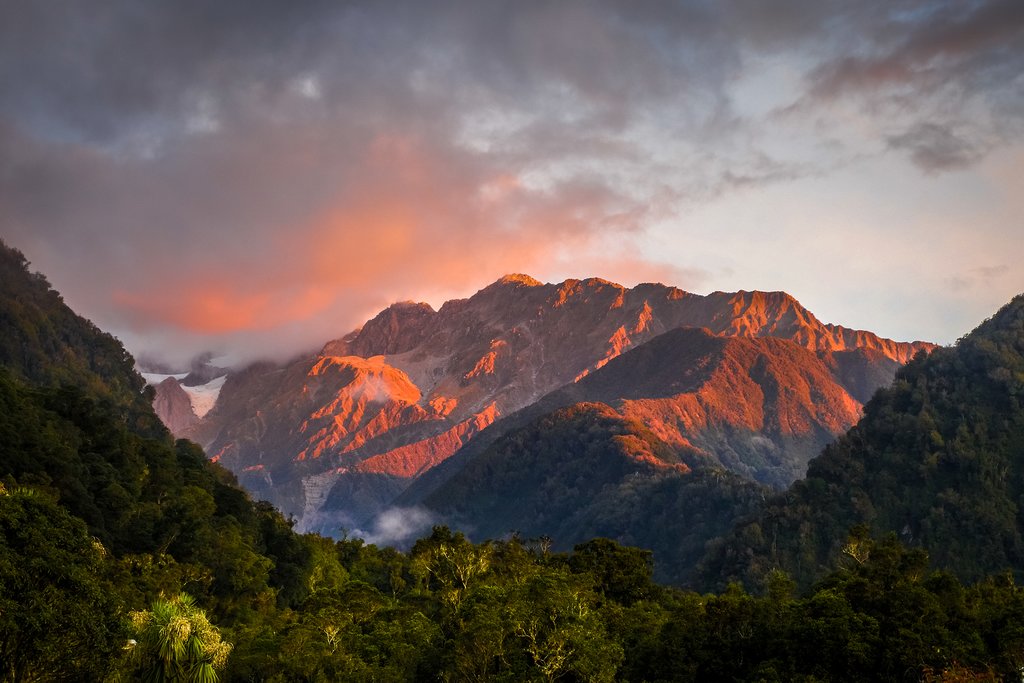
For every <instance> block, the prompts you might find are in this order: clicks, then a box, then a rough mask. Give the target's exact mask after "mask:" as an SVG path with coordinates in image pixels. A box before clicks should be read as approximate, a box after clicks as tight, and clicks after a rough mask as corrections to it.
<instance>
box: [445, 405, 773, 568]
mask: <svg viewBox="0 0 1024 683" xmlns="http://www.w3.org/2000/svg"><path fill="white" fill-rule="evenodd" d="M679 459H680V457H679V453H677V452H676V451H675V450H674V449H673V448H671V447H669V446H668V445H667V444H665V443H664V442H663V441H661V440H660V439H659V438H658V437H657V436H655V435H654V434H653V433H652V432H650V430H648V429H646V428H645V427H643V426H642V425H640V424H639V423H637V422H635V421H632V420H627V419H625V418H623V417H622V416H621V415H619V414H618V413H616V412H615V411H614V410H612V409H611V408H609V407H608V406H606V405H603V404H588V403H580V404H576V405H573V406H571V407H568V408H564V409H560V410H556V411H554V412H552V413H548V414H546V415H543V416H541V417H538V418H536V419H534V420H533V421H532V422H530V423H528V424H526V425H525V426H523V427H521V428H519V429H515V430H512V431H510V432H509V433H507V434H505V435H503V436H502V437H501V438H499V439H498V440H497V441H496V442H495V443H494V444H492V445H491V446H490V447H489V448H487V449H486V450H485V451H483V452H482V453H480V454H479V455H477V456H476V457H475V458H474V459H473V460H472V461H471V462H469V463H467V464H466V466H465V467H464V468H463V469H462V471H460V472H459V473H458V474H457V475H455V476H454V477H453V478H452V479H451V480H450V481H449V482H448V483H447V484H445V485H444V486H442V487H441V488H440V489H439V490H438V491H436V492H435V493H434V494H432V495H431V496H430V497H429V498H427V500H426V501H425V502H426V504H427V505H428V506H430V507H431V508H432V509H434V510H437V511H438V512H439V513H440V514H442V515H444V516H445V518H447V519H452V520H455V521H456V523H457V522H459V521H461V520H468V521H467V525H468V526H469V527H470V528H471V529H472V534H473V535H474V537H476V538H494V537H500V536H503V535H506V534H508V533H509V532H515V533H518V534H520V535H522V536H534V537H539V536H541V535H549V536H550V537H551V538H552V539H553V547H554V548H555V549H558V550H565V549H568V548H570V547H572V545H573V544H575V543H580V542H583V541H586V540H588V539H592V538H594V537H607V538H611V539H614V540H616V541H618V542H620V543H625V544H629V545H639V546H642V547H645V548H649V549H651V550H652V551H653V558H654V572H655V576H657V578H658V579H659V580H661V581H664V582H669V583H673V584H676V585H686V584H687V583H688V582H689V580H690V576H689V574H690V570H691V569H692V568H693V567H694V566H695V565H696V564H697V561H698V560H699V559H700V557H701V556H702V555H703V554H704V549H705V545H706V544H707V543H708V541H710V540H712V539H714V538H716V537H718V536H720V535H722V534H724V533H726V532H728V531H729V529H730V528H731V527H732V525H733V524H734V523H735V521H736V520H737V519H739V518H741V517H743V516H745V515H748V514H751V513H752V512H753V511H754V510H755V509H756V508H757V506H758V505H759V504H760V503H761V501H762V500H763V497H764V495H765V493H766V491H767V489H765V488H764V487H762V486H760V485H758V484H755V483H753V482H750V481H747V480H745V479H743V478H741V477H740V476H738V475H735V474H732V473H729V472H726V471H724V470H721V469H715V468H710V467H700V468H698V469H694V470H693V471H689V470H688V469H687V468H686V467H684V466H682V465H680V464H679Z"/></svg>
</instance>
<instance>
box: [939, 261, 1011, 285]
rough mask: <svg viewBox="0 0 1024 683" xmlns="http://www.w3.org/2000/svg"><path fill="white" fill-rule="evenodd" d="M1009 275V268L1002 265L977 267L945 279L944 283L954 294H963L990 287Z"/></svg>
mask: <svg viewBox="0 0 1024 683" xmlns="http://www.w3.org/2000/svg"><path fill="white" fill-rule="evenodd" d="M1010 274H1011V270H1010V267H1009V266H1007V265H1006V264H1002V263H1000V264H998V265H993V266H977V267H975V268H969V269H967V270H966V271H963V272H961V273H958V274H956V275H951V276H949V277H947V278H946V280H945V283H946V286H948V287H949V288H950V289H951V290H953V291H954V292H963V291H966V290H970V289H974V288H976V287H991V286H992V285H993V284H995V283H996V282H998V281H999V280H1001V279H1003V278H1005V277H1006V276H1007V275H1010Z"/></svg>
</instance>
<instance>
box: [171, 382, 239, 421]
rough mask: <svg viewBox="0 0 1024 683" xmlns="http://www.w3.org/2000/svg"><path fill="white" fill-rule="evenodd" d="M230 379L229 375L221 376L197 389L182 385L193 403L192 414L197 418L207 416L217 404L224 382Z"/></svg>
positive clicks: (196, 387)
mask: <svg viewBox="0 0 1024 683" xmlns="http://www.w3.org/2000/svg"><path fill="white" fill-rule="evenodd" d="M227 379H228V376H227V375H221V376H220V377H218V378H217V379H214V380H210V381H209V382H207V383H206V384H200V385H199V386H195V387H186V386H184V385H182V387H181V388H182V389H184V390H185V393H186V394H188V397H189V399H190V400H191V401H192V412H194V413H195V414H196V417H200V418H201V417H203V416H205V415H206V414H207V413H208V412H210V410H211V409H212V408H213V406H214V405H215V404H216V403H217V397H218V396H220V390H221V388H222V387H223V386H224V382H226V381H227Z"/></svg>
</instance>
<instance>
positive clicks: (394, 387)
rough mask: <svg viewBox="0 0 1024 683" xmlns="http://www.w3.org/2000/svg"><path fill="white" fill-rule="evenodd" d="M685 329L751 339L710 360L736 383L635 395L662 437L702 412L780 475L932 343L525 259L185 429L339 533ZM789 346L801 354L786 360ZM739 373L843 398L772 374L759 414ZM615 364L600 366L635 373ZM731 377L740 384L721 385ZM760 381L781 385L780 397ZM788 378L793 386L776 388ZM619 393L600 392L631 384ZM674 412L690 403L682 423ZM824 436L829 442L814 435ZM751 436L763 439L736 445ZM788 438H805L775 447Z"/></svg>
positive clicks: (791, 472)
mask: <svg viewBox="0 0 1024 683" xmlns="http://www.w3.org/2000/svg"><path fill="white" fill-rule="evenodd" d="M679 327H689V328H698V329H699V328H705V329H706V330H707V332H706V333H704V336H705V337H707V338H709V339H711V338H730V339H742V340H746V341H749V342H750V343H751V345H748V346H743V345H739V346H735V348H732V347H730V349H729V350H725V351H722V352H721V353H720V355H719V356H716V357H715V358H714V359H712V360H709V361H708V362H719V361H721V362H722V363H725V365H723V369H721V370H720V371H719V372H718V373H714V372H712V373H711V374H713V375H714V377H715V380H716V381H718V384H717V385H716V384H715V383H714V382H709V383H708V385H707V386H708V388H707V390H706V392H705V393H704V394H700V393H699V392H698V393H697V394H687V396H689V398H687V399H686V401H689V403H687V405H686V406H685V409H684V407H683V406H681V405H674V406H673V405H670V404H671V403H672V399H671V396H675V395H677V394H679V393H680V392H676V394H671V395H670V396H660V397H654V398H657V399H658V400H656V401H654V402H651V401H647V400H645V399H648V398H652V397H649V396H643V395H642V394H643V388H642V387H637V388H636V392H634V394H633V395H632V398H630V399H629V402H628V406H626V405H625V404H623V405H619V404H616V406H617V409H622V410H624V411H625V412H626V413H629V414H631V415H635V416H638V417H640V418H642V419H647V418H649V417H650V418H653V417H655V416H657V417H658V420H659V422H658V424H659V425H661V426H660V427H659V428H661V429H662V430H663V431H662V433H661V434H660V435H659V438H664V439H666V441H667V442H671V443H675V444H676V445H677V446H683V445H685V443H686V442H688V441H691V440H692V439H697V437H696V436H693V435H692V434H691V431H692V430H691V429H690V427H692V426H693V425H699V426H702V428H703V431H702V434H703V436H702V437H701V438H703V441H700V442H699V443H698V442H697V441H694V442H693V443H694V444H696V448H698V449H701V448H703V450H704V452H705V453H713V456H711V457H713V458H714V459H717V460H718V461H721V462H724V463H726V464H727V466H730V467H736V468H737V469H738V470H741V471H744V473H745V474H747V475H748V476H755V477H758V476H759V477H760V479H761V480H762V481H768V482H771V483H773V484H775V485H781V484H785V483H788V482H789V481H791V480H792V478H793V477H795V476H798V475H799V474H801V473H802V471H803V466H804V464H805V463H806V460H807V458H808V457H810V454H811V453H812V452H815V450H816V449H817V448H819V447H820V445H821V443H822V440H823V439H825V440H827V439H829V438H832V437H833V436H835V435H836V434H838V433H839V432H841V431H842V430H843V429H845V428H846V427H848V426H849V425H850V424H852V422H853V420H854V419H855V418H856V412H857V410H858V409H859V402H858V401H857V400H856V399H854V398H852V396H851V395H850V392H855V393H856V395H857V396H861V397H864V396H866V395H868V394H869V393H870V392H871V391H873V389H874V387H875V386H877V384H876V383H877V382H878V380H879V378H884V376H885V375H886V373H887V372H888V371H891V370H892V369H893V368H894V367H895V366H896V365H897V364H899V363H902V362H904V361H906V360H908V359H909V358H910V357H912V356H913V355H914V354H915V353H916V352H918V351H921V350H927V349H930V348H931V345H929V344H925V343H922V342H915V343H898V342H893V341H890V340H886V339H881V338H879V337H877V336H876V335H874V334H871V333H869V332H863V331H856V330H849V329H846V328H843V327H839V326H834V325H825V324H822V323H821V322H820V321H818V320H817V319H816V318H815V317H814V316H813V315H812V314H811V313H810V312H809V311H807V310H806V309H804V308H803V307H802V306H800V304H799V303H798V302H796V300H794V299H793V298H792V297H790V296H789V295H787V294H785V293H781V292H772V293H763V292H738V293H734V294H727V293H722V292H715V293H713V294H709V295H707V296H700V295H695V294H689V293H686V292H683V291H681V290H679V289H676V288H673V287H667V286H664V285H659V284H643V285H638V286H637V287H634V288H632V289H627V288H625V287H622V286H620V285H617V284H614V283H611V282H607V281H605V280H600V279H596V278H592V279H588V280H567V281H565V282H563V283H560V284H541V283H540V282H538V281H536V280H533V279H532V278H529V277H528V276H524V275H510V276H506V277H504V278H502V279H500V280H498V281H497V282H495V283H493V284H491V285H490V286H488V287H486V288H484V289H483V290H481V291H479V292H477V293H476V294H475V295H473V296H472V297H470V298H468V299H461V300H455V301H449V302H447V303H445V304H444V305H443V306H441V308H440V309H439V310H437V311H435V310H433V309H432V308H431V307H430V306H428V305H426V304H416V303H411V302H406V303H400V304H395V305H393V306H390V307H389V308H387V309H385V310H384V311H382V312H381V313H380V314H378V315H377V316H376V317H375V318H373V319H372V320H370V321H368V322H367V323H366V324H365V325H364V326H363V327H362V328H360V329H358V330H356V331H354V332H352V333H350V334H348V335H346V336H345V337H342V338H340V339H337V340H334V341H331V342H328V343H327V344H325V346H324V347H323V349H322V351H321V352H320V353H318V354H313V355H309V356H306V357H302V358H299V359H297V360H295V361H294V362H291V363H288V364H286V365H284V366H279V365H271V364H257V365H254V366H252V367H249V368H246V369H244V370H242V371H239V372H234V373H231V374H230V375H229V376H228V377H227V379H226V381H225V383H224V385H223V388H222V389H221V393H220V396H219V398H218V400H217V404H216V405H215V406H214V408H213V409H212V410H211V411H210V412H209V413H208V414H207V415H206V416H205V417H204V418H203V419H201V420H200V421H199V422H198V423H197V424H196V425H194V426H192V427H189V428H187V429H186V430H185V431H184V432H182V435H185V436H188V437H190V438H193V439H195V440H196V441H198V442H199V443H201V444H202V445H203V446H204V448H205V449H206V451H207V453H208V454H209V455H210V456H211V457H213V458H215V459H216V460H217V461H218V462H220V463H221V464H223V465H225V466H227V467H228V468H229V469H231V470H232V471H233V472H235V473H236V474H237V476H238V477H239V479H240V481H241V482H242V483H243V484H244V485H245V486H246V487H247V488H249V489H250V490H252V491H254V492H255V494H256V495H258V496H260V497H263V498H266V499H267V500H270V501H271V502H273V503H274V504H275V505H278V506H279V507H280V508H281V509H282V510H284V511H286V513H287V514H290V515H293V516H295V518H296V520H297V522H298V525H299V528H302V529H316V530H320V531H325V532H327V533H337V531H338V528H339V527H340V526H351V525H354V524H359V523H361V521H362V520H364V519H366V518H367V517H369V516H372V515H373V514H375V513H376V512H378V511H380V510H382V509H383V508H384V507H386V506H387V505H389V504H390V503H391V502H392V501H393V500H395V499H396V497H397V496H399V495H400V494H402V492H403V491H404V490H405V489H406V488H408V487H409V485H410V483H411V482H414V481H416V480H417V479H418V478H419V477H421V476H423V475H424V474H425V473H427V472H429V471H430V470H431V469H433V468H435V467H437V466H438V465H439V464H441V463H443V462H445V461H446V460H448V459H449V458H450V457H451V456H453V455H454V454H455V453H457V452H459V451H460V449H462V448H464V447H466V445H467V444H471V443H473V440H474V439H475V438H476V435H477V434H479V433H481V432H483V433H487V431H489V430H487V429H486V428H487V427H488V426H489V425H491V424H492V423H494V422H495V421H496V420H498V419H500V418H502V417H505V416H508V415H510V414H512V413H514V412H515V411H517V410H520V409H522V408H524V407H527V406H529V405H531V404H532V403H534V402H536V401H538V400H539V399H541V398H543V397H544V396H546V395H548V394H550V393H551V392H553V391H555V390H557V389H560V388H562V387H565V386H568V385H573V384H574V383H579V384H581V385H583V381H584V380H586V379H587V378H588V377H589V376H591V375H596V374H597V373H598V372H600V371H601V370H602V369H603V368H604V367H605V366H607V365H609V364H610V363H611V362H612V361H613V360H615V359H617V358H618V357H619V356H623V354H624V352H625V351H628V350H631V349H638V348H642V347H643V345H644V344H645V343H646V342H649V341H651V340H653V339H655V338H656V337H658V336H659V335H662V334H663V333H665V332H666V331H669V330H673V329H676V328H679ZM771 339H783V340H788V341H789V342H790V344H789V345H788V346H786V347H785V350H783V349H782V348H781V347H780V348H778V349H775V348H773V349H772V350H771V351H770V352H767V356H765V358H767V357H768V356H771V357H772V358H775V357H778V358H779V359H780V360H779V361H778V363H775V362H774V361H773V362H772V363H767V361H762V362H764V363H767V365H765V366H764V367H763V368H761V369H758V368H755V367H754V366H750V367H749V368H747V367H745V366H744V363H747V361H750V362H754V363H756V362H757V360H756V359H757V358H758V357H759V356H758V354H759V353H760V352H759V351H757V350H755V349H756V348H761V347H764V348H767V347H766V346H765V343H768V344H770V343H771V342H770V341H766V340H771ZM689 341H692V340H689ZM689 341H688V340H682V339H677V340H676V342H677V343H683V344H685V343H689ZM701 343H704V342H701ZM670 345H671V344H669V343H668V342H666V346H670ZM681 353H685V350H683V351H681ZM787 354H788V356H789V360H785V361H783V360H781V359H782V358H783V357H785V356H787ZM627 355H628V354H627ZM693 356H694V358H696V357H697V356H699V354H697V353H694V354H693ZM623 357H624V356H623ZM741 357H742V358H741ZM638 358H639V357H638ZM644 358H645V361H644V362H645V363H647V364H649V365H650V366H651V367H650V370H649V372H648V373H647V374H648V375H651V374H652V373H656V371H657V367H659V364H660V363H661V362H662V359H661V358H660V356H659V353H651V354H650V355H649V356H644ZM726 358H728V359H731V360H729V361H728V362H726ZM730 363H732V365H730ZM801 363H803V364H809V365H808V368H807V369H806V371H804V370H799V369H797V368H795V367H791V366H793V365H794V364H796V365H799V364H801ZM737 364H738V365H737ZM726 366H728V367H730V368H733V370H731V371H730V370H727V369H724V368H725V367H726ZM734 366H735V367H734ZM811 366H813V368H811ZM736 368H740V369H736ZM695 371H696V370H695ZM730 372H732V374H733V375H734V377H733V380H735V381H740V380H739V378H740V376H745V377H748V378H749V377H750V372H754V373H755V374H757V373H758V372H762V374H764V376H765V378H766V379H765V381H766V382H768V381H769V380H768V379H767V378H770V377H776V378H778V379H779V380H780V381H788V379H790V378H797V379H798V381H799V382H802V383H803V384H802V385H801V387H802V388H801V389H800V391H802V392H803V393H804V394H805V395H804V396H803V397H802V398H801V399H800V400H801V401H803V402H804V403H805V404H807V403H814V401H816V400H817V398H819V397H827V400H825V402H824V403H823V405H822V406H820V407H818V406H815V405H805V406H804V407H802V408H799V409H798V408H796V401H790V400H788V398H787V395H785V390H782V391H781V393H779V392H780V389H779V388H772V387H769V386H768V384H767V383H765V384H763V385H762V384H758V380H757V379H756V378H755V379H751V380H749V381H746V380H744V381H743V382H742V387H741V388H742V390H743V391H748V394H747V395H745V398H747V399H749V401H748V403H749V405H748V407H750V408H751V410H754V408H753V406H754V405H755V404H758V405H762V404H763V405H767V404H771V405H769V408H768V409H769V412H770V411H772V410H777V411H779V412H777V414H775V413H772V414H767V415H758V414H755V413H756V410H754V412H752V413H750V414H741V412H738V411H736V410H732V405H731V400H730V399H728V398H725V396H726V395H727V392H730V391H733V389H734V387H731V386H730V384H729V382H730V381H732V380H730V379H729V373H730ZM780 373H781V374H780ZM783 376H786V378H785V379H783ZM603 377H604V378H605V379H604V380H599V382H600V381H607V382H609V383H610V384H612V385H614V384H616V383H617V382H618V380H613V379H612V376H611V375H610V374H605V375H604V376H603ZM755 385H756V386H755ZM585 386H591V385H590V384H586V385H585ZM593 386H594V387H597V384H594V385H593ZM713 387H715V389H714V390H715V391H720V392H726V393H722V394H721V395H720V396H719V397H718V398H716V399H713V400H712V397H711V393H712V388H713ZM846 387H848V390H847V389H846ZM595 391H596V389H595ZM609 392H610V393H609ZM758 392H760V394H761V395H762V397H763V396H765V395H768V396H769V400H768V401H767V403H765V402H764V401H763V400H762V399H761V398H758V397H756V396H755V394H756V393H758ZM773 392H774V393H779V395H780V396H781V397H782V399H781V400H776V399H771V398H770V397H771V395H773ZM611 393H614V391H613V390H612V389H609V390H608V391H605V392H604V393H601V392H597V393H596V394H595V396H594V397H593V398H592V399H589V398H588V399H586V400H597V401H603V402H606V403H607V402H612V403H615V401H617V400H618V399H619V398H621V397H619V396H614V397H613V396H611ZM819 394H820V396H819ZM572 402H576V401H575V400H573V401H572ZM713 404H714V405H713ZM659 411H660V412H659ZM673 411H683V414H684V416H683V417H680V419H678V420H675V422H674V423H673V421H672V420H671V419H670V417H671V415H670V413H672V414H674V413H673ZM790 411H793V412H792V413H791V412H790ZM830 411H831V413H830V414H827V415H826V413H829V412H830ZM687 420H689V421H690V422H691V423H692V424H689V423H687ZM773 425H774V426H773ZM766 429H767V430H771V429H774V430H775V431H774V432H772V433H771V434H770V435H768V436H765V437H764V438H767V439H768V441H769V442H770V443H768V442H760V443H761V445H762V446H763V448H762V449H761V450H762V451H765V452H763V453H760V454H757V450H758V445H757V444H758V443H759V442H758V441H757V439H756V438H754V437H761V436H763V435H762V434H761V433H760V431H761V430H766ZM684 432H685V434H684ZM798 432H799V433H800V435H799V436H798V437H797V438H796V439H795V440H794V439H791V438H790V437H791V436H792V435H793V434H797V433H798ZM809 434H810V435H813V437H812V439H811V441H813V446H811V445H808V444H809V443H810V442H806V443H805V441H806V439H805V437H806V436H807V435H809ZM741 438H746V440H747V444H746V445H745V446H737V445H736V444H739V442H740V440H741ZM751 439H753V440H751ZM698 441H699V439H698ZM701 444H703V446H702V445H701ZM725 445H728V446H729V448H731V449H732V451H733V453H730V452H728V451H727V450H724V449H723V446H725ZM778 448H782V449H790V450H792V449H795V451H799V452H795V451H794V452H787V453H786V454H784V455H779V454H777V453H773V451H774V450H776V449H778ZM759 459H760V460H763V461H764V462H765V465H764V466H762V465H761V464H760V463H759V462H758V460H759ZM744 463H746V464H744ZM744 468H746V469H744Z"/></svg>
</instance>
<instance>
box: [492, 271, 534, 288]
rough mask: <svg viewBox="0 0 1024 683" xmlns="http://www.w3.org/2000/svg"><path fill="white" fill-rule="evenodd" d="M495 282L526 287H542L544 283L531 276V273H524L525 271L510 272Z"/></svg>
mask: <svg viewBox="0 0 1024 683" xmlns="http://www.w3.org/2000/svg"><path fill="white" fill-rule="evenodd" d="M494 284H496V285H525V286H526V287H540V286H542V285H543V284H544V283H543V282H541V281H539V280H535V279H534V278H532V277H530V276H529V275H524V274H523V273H510V274H508V275H505V276H504V277H502V278H501V279H499V280H498V281H497V282H495V283H494Z"/></svg>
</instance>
